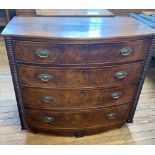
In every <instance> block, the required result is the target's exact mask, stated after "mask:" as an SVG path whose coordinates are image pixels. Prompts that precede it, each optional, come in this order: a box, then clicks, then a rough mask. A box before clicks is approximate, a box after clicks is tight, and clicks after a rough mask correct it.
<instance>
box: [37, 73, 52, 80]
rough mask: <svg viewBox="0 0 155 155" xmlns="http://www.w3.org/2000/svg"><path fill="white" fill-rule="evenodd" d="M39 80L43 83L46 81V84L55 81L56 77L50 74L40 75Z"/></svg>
mask: <svg viewBox="0 0 155 155" xmlns="http://www.w3.org/2000/svg"><path fill="white" fill-rule="evenodd" d="M38 79H39V80H41V81H44V82H48V81H50V80H52V79H54V76H53V75H50V74H39V75H38Z"/></svg>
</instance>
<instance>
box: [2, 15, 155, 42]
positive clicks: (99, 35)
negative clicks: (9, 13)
mask: <svg viewBox="0 0 155 155" xmlns="http://www.w3.org/2000/svg"><path fill="white" fill-rule="evenodd" d="M30 23H31V24H30ZM114 23H115V24H114ZM120 25H121V26H120ZM154 33H155V30H153V29H152V28H150V27H148V26H146V25H145V24H143V23H140V22H138V21H136V20H134V19H132V18H129V17H114V18H112V17H106V18H104V17H98V18H95V17H94V18H93V17H87V18H82V17H76V18H75V17H70V18H68V17H15V18H14V19H13V20H12V21H11V22H10V23H9V24H8V25H7V27H6V28H5V29H4V31H3V32H2V35H3V36H14V37H15V36H16V37H28V38H29V37H31V38H51V39H58V40H59V39H62V40H63V39H64V40H71V39H73V40H88V41H89V40H100V39H102V40H103V39H112V38H113V39H114V38H115V39H118V38H134V37H142V36H150V35H152V34H154Z"/></svg>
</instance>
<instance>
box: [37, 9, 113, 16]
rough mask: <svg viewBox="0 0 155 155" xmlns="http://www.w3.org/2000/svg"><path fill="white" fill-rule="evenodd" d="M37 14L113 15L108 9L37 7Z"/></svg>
mask: <svg viewBox="0 0 155 155" xmlns="http://www.w3.org/2000/svg"><path fill="white" fill-rule="evenodd" d="M36 15H37V16H52V17H73V16H74V17H112V16H114V14H113V13H112V12H110V11H109V10H106V9H36Z"/></svg>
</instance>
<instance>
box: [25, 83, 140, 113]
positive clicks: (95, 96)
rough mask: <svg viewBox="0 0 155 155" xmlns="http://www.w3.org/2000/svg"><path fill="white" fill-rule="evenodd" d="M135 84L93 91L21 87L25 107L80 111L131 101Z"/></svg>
mask: <svg viewBox="0 0 155 155" xmlns="http://www.w3.org/2000/svg"><path fill="white" fill-rule="evenodd" d="M136 88H137V84H136V83H133V84H128V85H120V86H115V87H114V88H112V87H110V88H104V89H103V88H96V89H95V88H93V89H44V88H28V87H22V92H23V101H24V106H25V107H32V108H38V109H40V108H42V109H59V110H61V109H62V110H67V109H82V108H96V107H108V106H112V105H119V104H121V103H129V102H132V101H133V98H134V95H135V92H136Z"/></svg>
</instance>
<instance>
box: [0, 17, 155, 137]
mask: <svg viewBox="0 0 155 155" xmlns="http://www.w3.org/2000/svg"><path fill="white" fill-rule="evenodd" d="M154 34H155V31H154V30H153V29H151V28H149V27H147V26H145V25H144V24H143V23H140V22H138V21H136V20H134V19H132V18H129V17H98V18H93V17H86V18H80V17H76V18H74V17H69V18H67V17H64V18H62V17H15V18H14V19H13V20H12V21H11V22H10V23H9V24H8V25H7V27H6V28H5V29H4V31H3V32H2V35H3V36H4V37H5V42H6V48H7V52H8V58H9V63H10V68H11V73H12V78H13V83H14V88H15V93H16V99H17V105H18V109H19V116H20V120H21V126H22V129H30V130H32V131H34V132H47V133H52V134H62V135H76V136H83V135H87V134H93V133H98V132H102V131H104V130H107V129H112V128H116V127H121V126H122V125H123V124H124V123H126V122H129V123H130V122H132V121H133V116H134V113H135V109H136V106H137V102H138V99H139V96H140V92H141V89H142V86H143V82H144V79H145V76H146V72H147V70H148V66H149V63H150V59H151V53H152V51H153V49H154V44H155V39H154Z"/></svg>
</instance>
